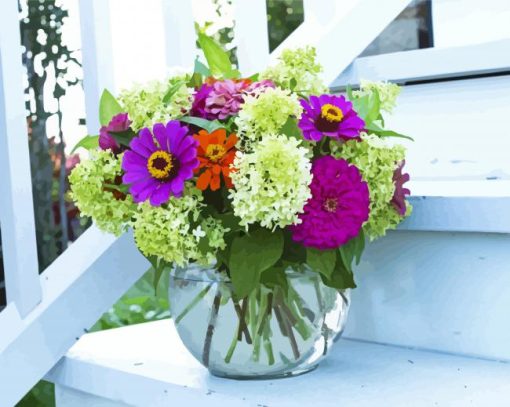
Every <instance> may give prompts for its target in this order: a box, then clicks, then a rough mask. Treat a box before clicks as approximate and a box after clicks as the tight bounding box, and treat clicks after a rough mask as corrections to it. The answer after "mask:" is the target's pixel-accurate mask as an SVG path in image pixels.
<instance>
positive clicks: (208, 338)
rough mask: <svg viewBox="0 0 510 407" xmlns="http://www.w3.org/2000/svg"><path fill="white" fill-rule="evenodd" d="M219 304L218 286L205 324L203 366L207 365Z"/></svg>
mask: <svg viewBox="0 0 510 407" xmlns="http://www.w3.org/2000/svg"><path fill="white" fill-rule="evenodd" d="M220 304H221V291H220V290H219V288H218V289H217V291H216V295H215V296H214V301H213V307H212V309H211V316H210V317H209V325H208V326H207V333H206V335H205V341H204V351H203V353H202V362H203V363H204V366H205V367H208V366H209V355H210V353H211V343H212V338H213V335H214V327H215V326H216V318H217V317H218V311H219V309H220Z"/></svg>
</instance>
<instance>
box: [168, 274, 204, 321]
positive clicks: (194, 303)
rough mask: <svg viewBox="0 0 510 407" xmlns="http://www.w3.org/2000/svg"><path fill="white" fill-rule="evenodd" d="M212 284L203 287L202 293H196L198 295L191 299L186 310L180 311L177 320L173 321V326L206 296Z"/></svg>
mask: <svg viewBox="0 0 510 407" xmlns="http://www.w3.org/2000/svg"><path fill="white" fill-rule="evenodd" d="M211 287H212V284H209V285H208V286H207V287H205V288H204V289H203V290H202V291H200V292H199V293H198V295H197V296H196V297H195V298H193V301H191V302H190V303H189V304H188V305H187V306H186V308H184V309H183V310H182V312H181V313H180V314H179V315H178V316H177V318H175V319H174V322H175V324H176V325H177V324H178V323H179V322H181V320H182V319H183V318H184V317H185V316H186V315H187V314H188V312H190V311H191V310H192V309H193V308H194V307H195V306H196V305H197V304H198V303H199V302H200V301H201V300H202V298H204V297H205V296H206V294H207V293H208V292H209V290H210V289H211Z"/></svg>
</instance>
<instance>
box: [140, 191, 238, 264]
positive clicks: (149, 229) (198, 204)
mask: <svg viewBox="0 0 510 407" xmlns="http://www.w3.org/2000/svg"><path fill="white" fill-rule="evenodd" d="M203 206H204V205H203V204H202V196H201V194H200V191H198V190H197V189H195V188H187V190H186V192H185V194H184V195H183V196H182V197H181V198H171V199H170V200H169V201H168V203H167V204H166V205H164V206H161V207H156V206H151V205H150V204H149V203H147V202H145V203H143V204H141V205H139V211H138V213H137V214H136V215H135V221H134V225H133V228H134V237H135V241H136V244H137V246H138V248H139V249H140V251H141V252H142V253H143V254H144V255H145V256H157V257H159V258H161V259H163V260H165V261H167V262H169V263H175V264H177V265H179V266H185V265H186V264H187V263H189V262H191V261H198V262H200V263H202V264H210V263H212V262H213V261H214V260H215V258H216V251H217V249H222V248H224V247H225V241H224V240H223V236H224V234H225V233H226V232H227V231H228V229H225V228H224V227H223V226H222V225H221V222H220V221H219V220H217V219H214V218H211V217H209V218H206V219H202V220H201V219H200V212H201V208H202V207H203Z"/></svg>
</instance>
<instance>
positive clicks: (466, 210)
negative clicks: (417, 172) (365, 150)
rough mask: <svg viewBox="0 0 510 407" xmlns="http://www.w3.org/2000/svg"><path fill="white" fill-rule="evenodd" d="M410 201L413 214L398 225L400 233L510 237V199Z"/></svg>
mask: <svg viewBox="0 0 510 407" xmlns="http://www.w3.org/2000/svg"><path fill="white" fill-rule="evenodd" d="M487 182H490V181H487ZM446 184H452V185H451V186H452V188H454V187H455V183H452V182H449V183H446ZM409 201H410V202H411V204H412V205H413V214H412V216H410V217H409V218H407V219H405V220H404V221H403V222H402V223H401V224H400V225H399V226H398V228H399V229H400V230H422V231H439V232H441V231H442V232H487V233H506V234H510V210H509V209H510V196H507V197H503V198H496V197H470V196H469V195H467V196H465V197H443V196H413V197H411V198H410V199H409Z"/></svg>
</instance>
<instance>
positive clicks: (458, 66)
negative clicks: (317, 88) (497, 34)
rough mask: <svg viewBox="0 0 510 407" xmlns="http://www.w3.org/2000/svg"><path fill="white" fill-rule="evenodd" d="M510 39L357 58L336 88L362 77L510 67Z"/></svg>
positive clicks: (400, 79)
mask: <svg viewBox="0 0 510 407" xmlns="http://www.w3.org/2000/svg"><path fill="white" fill-rule="evenodd" d="M509 50H510V39H508V40H499V41H493V42H487V43H483V44H472V45H465V46H458V47H447V48H427V49H418V50H413V51H404V52H394V53H391V54H382V55H374V56H369V57H363V58H358V59H356V60H355V61H354V62H353V63H352V64H351V65H349V67H348V68H347V69H346V70H345V71H344V72H343V73H341V74H340V76H339V77H338V78H337V79H335V80H334V81H333V83H332V85H331V87H332V88H333V89H343V88H345V87H346V86H347V85H348V84H350V85H357V84H359V83H360V80H361V79H370V80H374V81H375V80H384V81H386V80H387V81H391V82H396V83H405V82H409V81H417V80H431V79H442V78H451V77H461V76H466V75H478V74H486V73H497V72H507V71H510V51H509Z"/></svg>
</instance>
